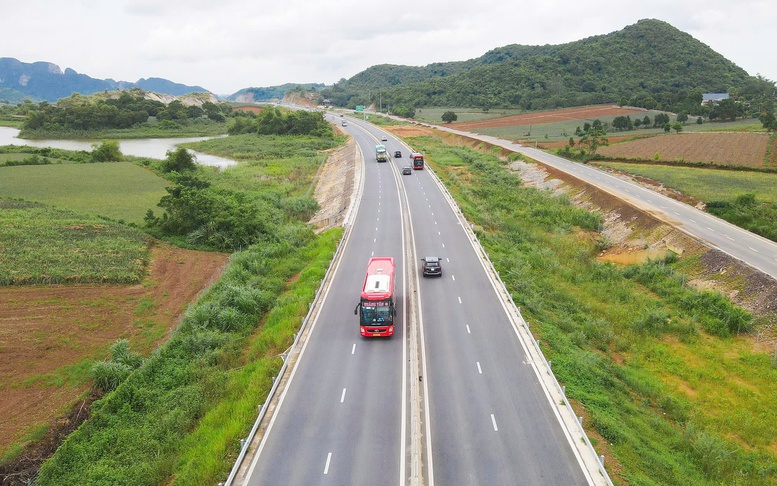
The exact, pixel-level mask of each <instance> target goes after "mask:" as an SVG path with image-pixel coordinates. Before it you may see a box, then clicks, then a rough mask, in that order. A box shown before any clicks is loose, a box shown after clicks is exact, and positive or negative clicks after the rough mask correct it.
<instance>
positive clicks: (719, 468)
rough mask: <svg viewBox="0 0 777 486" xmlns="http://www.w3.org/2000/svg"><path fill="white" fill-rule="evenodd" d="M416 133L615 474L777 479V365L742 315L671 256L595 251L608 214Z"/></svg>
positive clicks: (662, 480) (621, 477) (647, 478)
mask: <svg viewBox="0 0 777 486" xmlns="http://www.w3.org/2000/svg"><path fill="white" fill-rule="evenodd" d="M411 143H412V144H413V145H414V146H417V147H420V148H421V149H422V150H424V152H425V153H426V155H427V160H428V161H429V164H430V165H431V166H432V167H433V168H434V169H435V170H436V171H437V172H438V174H440V176H441V177H442V179H443V180H444V181H445V183H446V185H447V186H448V188H449V189H450V190H451V192H452V193H453V194H454V197H455V198H456V199H457V201H458V202H459V204H460V206H461V207H462V209H463V211H464V212H465V214H466V216H467V218H468V219H469V220H470V221H472V222H474V223H475V225H476V226H475V227H476V228H477V229H476V232H477V234H478V236H479V238H480V240H481V242H482V243H483V245H484V246H485V248H486V249H487V251H488V253H489V255H490V257H491V259H492V261H493V262H494V265H495V266H496V268H497V270H498V271H499V273H500V275H501V277H502V279H503V280H504V281H505V283H506V285H507V287H508V289H509V290H510V292H511V293H512V296H513V299H514V300H515V302H516V303H517V305H518V306H520V308H521V310H522V312H523V314H524V316H525V317H526V318H527V321H528V322H529V323H530V325H531V327H532V332H533V333H534V335H535V336H536V337H538V338H539V340H540V341H541V345H542V348H543V352H544V353H545V354H546V356H547V357H548V359H551V360H552V361H553V369H554V373H555V374H556V376H557V377H558V379H559V380H560V381H561V382H562V383H563V384H564V385H565V386H566V390H567V394H568V396H570V397H571V398H572V399H573V400H575V401H577V402H579V403H580V404H581V405H583V406H584V407H585V410H586V413H587V414H588V416H589V419H588V421H587V424H588V427H589V429H590V430H591V432H592V433H593V434H595V435H596V436H598V437H599V439H597V438H596V437H594V441H595V442H596V446H597V449H598V450H599V451H600V453H603V454H605V455H606V456H608V457H614V458H615V461H616V462H617V464H618V465H617V471H618V473H617V474H614V476H615V477H614V480H615V482H616V483H620V484H626V483H628V484H667V485H669V484H672V485H674V484H694V485H718V484H753V485H756V484H758V485H761V484H777V466H776V464H777V460H776V459H777V457H776V456H777V454H776V453H775V451H774V448H773V445H774V442H775V440H777V436H776V435H775V430H777V415H775V414H773V413H772V414H771V416H770V415H769V411H770V410H771V411H773V410H774V407H775V406H777V379H775V378H777V369H776V368H774V367H772V366H771V365H770V363H769V357H768V356H766V355H758V354H754V353H753V352H752V351H751V350H750V346H749V344H748V342H747V341H746V340H744V339H741V338H738V337H737V333H739V332H742V331H746V330H747V329H748V328H749V327H750V326H752V324H751V322H750V318H749V315H747V313H745V312H743V311H742V310H741V309H737V308H735V307H733V306H732V305H731V304H730V302H728V300H727V299H726V298H725V297H723V296H721V295H719V294H714V293H709V292H697V291H695V290H693V289H690V288H688V287H686V286H684V285H683V284H684V280H683V279H682V278H680V277H679V275H678V273H677V272H676V271H674V270H673V267H674V266H675V264H673V263H671V260H670V261H668V262H664V263H655V262H650V263H647V264H644V265H641V266H637V267H627V268H626V269H623V268H620V267H616V266H614V265H612V264H606V263H599V262H597V261H596V260H595V258H594V257H595V255H596V238H597V234H596V233H595V231H594V230H595V229H596V228H598V227H599V222H600V219H599V218H600V217H599V216H598V215H596V214H590V213H586V212H585V211H582V210H580V209H577V208H575V207H574V206H572V205H571V204H570V202H569V199H568V198H565V197H558V196H552V195H550V194H548V193H546V192H544V191H538V190H535V189H532V188H526V187H523V186H521V183H520V179H519V178H518V177H517V176H516V175H514V174H511V173H510V172H509V171H508V170H507V169H506V168H505V167H504V164H503V163H502V162H500V161H498V160H497V159H496V158H494V157H493V156H491V155H485V154H479V153H475V152H473V151H471V150H469V149H465V148H461V147H456V148H452V147H447V146H444V145H442V144H441V143H440V142H439V141H437V140H435V139H433V138H430V137H419V138H416V139H413V140H412V142H411ZM719 336H721V337H719ZM606 464H610V465H612V462H609V459H608V460H607V461H606Z"/></svg>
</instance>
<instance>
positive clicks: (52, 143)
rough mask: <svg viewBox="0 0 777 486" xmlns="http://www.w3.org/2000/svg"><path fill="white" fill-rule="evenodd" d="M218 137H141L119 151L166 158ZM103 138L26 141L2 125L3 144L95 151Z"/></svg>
mask: <svg viewBox="0 0 777 486" xmlns="http://www.w3.org/2000/svg"><path fill="white" fill-rule="evenodd" d="M211 138H214V137H190V138H139V139H132V140H119V141H118V142H119V150H121V153H122V154H124V155H133V156H135V157H147V158H152V159H160V160H163V159H165V158H166V157H167V155H166V154H167V152H168V151H169V150H175V149H176V146H177V145H178V144H182V143H188V142H199V141H202V140H208V139H211ZM100 142H101V140H25V139H23V138H19V130H17V129H16V128H10V127H0V146H3V145H26V146H30V147H51V148H58V149H65V150H86V151H87V152H91V151H92V145H93V144H95V143H100ZM190 152H191V153H192V154H194V156H195V159H196V161H197V163H198V164H202V165H210V166H214V167H219V168H222V169H223V168H224V167H229V166H231V165H235V164H237V162H235V161H234V160H231V159H226V158H224V157H217V156H215V155H209V154H204V153H202V152H195V151H194V150H190Z"/></svg>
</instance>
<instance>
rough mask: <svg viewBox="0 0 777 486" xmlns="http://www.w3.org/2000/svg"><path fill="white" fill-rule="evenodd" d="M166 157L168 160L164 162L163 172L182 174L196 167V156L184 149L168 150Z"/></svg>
mask: <svg viewBox="0 0 777 486" xmlns="http://www.w3.org/2000/svg"><path fill="white" fill-rule="evenodd" d="M166 155H167V158H166V159H165V160H164V161H163V162H162V171H163V172H178V173H182V172H184V171H186V170H191V169H194V168H195V167H196V165H195V163H194V156H193V155H192V154H191V153H189V151H188V150H186V149H185V148H183V147H178V148H177V149H176V150H168V151H167V153H166Z"/></svg>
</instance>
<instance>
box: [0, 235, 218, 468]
mask: <svg viewBox="0 0 777 486" xmlns="http://www.w3.org/2000/svg"><path fill="white" fill-rule="evenodd" d="M227 258H228V255H226V254H221V253H211V252H202V251H191V250H182V249H178V248H173V247H169V246H167V245H155V246H154V247H153V248H152V259H151V265H150V268H149V273H148V276H147V277H146V279H145V280H144V282H143V283H142V284H140V285H52V286H42V285H41V286H9V287H0V394H2V400H0V454H2V453H3V452H5V451H6V449H7V448H8V446H9V445H10V444H11V443H13V442H15V441H17V440H19V439H21V438H22V437H23V436H24V435H25V434H26V433H28V431H29V428H30V427H32V426H35V425H38V424H47V423H51V422H52V421H53V420H54V419H56V418H57V417H59V416H60V415H61V414H62V413H63V412H64V411H65V410H66V409H67V408H68V407H69V406H70V405H71V404H72V403H74V402H75V401H76V400H77V399H78V397H79V396H80V395H81V394H82V393H83V392H84V391H85V390H86V389H87V387H88V385H86V384H83V383H82V381H81V380H80V379H71V377H72V376H73V375H80V376H82V375H83V370H79V369H77V367H76V365H78V363H80V362H82V360H84V359H85V358H87V359H89V358H91V359H95V360H101V359H105V358H107V357H108V356H107V350H108V347H109V346H110V345H111V344H112V343H113V342H115V341H116V340H117V339H119V338H127V339H129V340H130V343H131V346H132V349H133V351H140V352H142V353H143V354H144V355H148V354H149V352H150V351H151V350H152V349H153V348H154V347H155V346H156V344H157V343H158V342H159V341H161V340H163V339H165V338H166V337H167V335H168V333H169V331H170V330H172V329H174V328H175V326H176V324H177V322H178V318H179V316H180V315H181V314H182V313H183V312H184V311H185V310H186V307H187V306H188V304H189V303H190V302H192V301H193V300H194V299H195V297H196V296H197V294H198V293H199V292H200V291H201V290H202V289H204V288H205V287H207V286H208V285H209V284H210V282H212V281H213V279H214V278H215V277H217V276H218V275H219V274H220V272H221V270H222V269H223V267H224V265H225V263H226V261H227Z"/></svg>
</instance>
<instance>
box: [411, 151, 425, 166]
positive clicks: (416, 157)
mask: <svg viewBox="0 0 777 486" xmlns="http://www.w3.org/2000/svg"><path fill="white" fill-rule="evenodd" d="M410 157H411V158H412V159H413V169H414V170H424V156H423V154H419V153H418V152H413V153H412V154H411V155H410Z"/></svg>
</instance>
